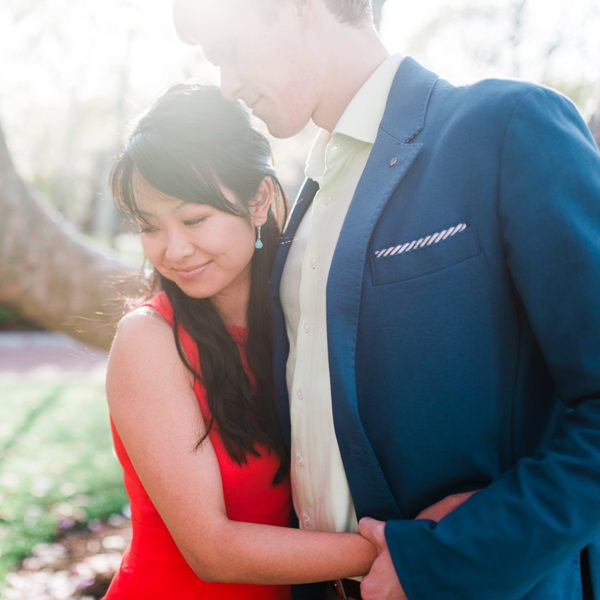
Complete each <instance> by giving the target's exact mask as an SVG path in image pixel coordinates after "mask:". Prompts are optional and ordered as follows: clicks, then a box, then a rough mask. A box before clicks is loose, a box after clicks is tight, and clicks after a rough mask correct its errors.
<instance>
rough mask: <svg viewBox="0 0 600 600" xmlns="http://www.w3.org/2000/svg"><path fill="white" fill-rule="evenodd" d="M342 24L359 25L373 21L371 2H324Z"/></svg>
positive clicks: (347, 0)
mask: <svg viewBox="0 0 600 600" xmlns="http://www.w3.org/2000/svg"><path fill="white" fill-rule="evenodd" d="M323 1H324V2H325V6H327V8H328V9H329V11H330V12H331V13H332V14H333V15H334V16H335V17H337V19H338V20H339V21H340V23H349V24H351V25H358V24H360V23H363V22H364V21H367V20H369V21H372V20H373V9H372V7H371V0H323Z"/></svg>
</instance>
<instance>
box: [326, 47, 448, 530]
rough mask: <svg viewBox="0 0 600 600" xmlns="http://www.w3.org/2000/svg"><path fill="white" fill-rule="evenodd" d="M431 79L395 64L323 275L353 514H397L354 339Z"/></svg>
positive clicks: (407, 64)
mask: <svg viewBox="0 0 600 600" xmlns="http://www.w3.org/2000/svg"><path fill="white" fill-rule="evenodd" d="M436 80H437V77H436V76H435V75H434V74H433V73H430V72H429V71H426V70H425V69H423V68H422V67H420V66H419V65H418V64H417V63H416V62H415V61H412V59H405V60H404V61H403V62H402V63H401V65H400V68H399V69H398V73H397V74H396V77H395V79H394V84H393V85H392V90H391V91H390V96H389V98H388V104H387V107H386V112H385V114H384V117H383V119H382V121H381V125H380V128H379V133H378V135H377V139H376V141H375V144H374V146H373V149H372V151H371V155H370V156H369V160H368V162H367V165H366V166H365V170H364V172H363V175H362V177H361V179H360V181H359V183H358V186H357V188H356V192H355V194H354V197H353V199H352V203H351V204H350V208H349V210H348V213H347V215H346V219H345V221H344V225H343V227H342V232H341V234H340V237H339V240H338V244H337V246H336V250H335V253H334V257H333V261H332V264H331V269H330V271H329V279H328V282H327V339H328V347H329V368H330V373H331V388H332V398H333V414H334V422H335V428H336V434H337V438H338V443H339V445H340V451H341V453H342V458H343V460H344V465H345V467H346V474H347V476H348V482H349V484H350V488H351V492H352V497H353V499H354V503H355V506H356V509H357V514H358V517H359V518H360V517H362V516H365V515H369V514H370V515H377V517H378V518H380V519H388V518H391V517H392V516H394V515H396V516H397V515H398V506H397V503H396V501H395V499H394V497H393V495H392V493H391V491H390V489H389V486H388V485H387V482H386V480H385V475H384V474H383V472H382V470H381V467H380V465H379V462H378V460H377V457H376V456H375V454H374V452H373V449H372V446H371V444H370V443H369V440H368V438H367V435H366V433H365V431H364V429H363V426H362V423H361V421H360V417H359V407H358V398H357V390H356V375H355V373H356V345H357V342H358V315H359V312H360V299H361V293H362V286H363V277H364V272H365V264H366V259H367V251H368V248H369V242H370V240H371V237H372V234H373V230H374V228H375V226H376V224H377V221H378V219H379V217H380V215H381V213H382V211H383V209H384V208H385V206H386V205H387V203H388V201H389V199H390V197H391V195H392V193H393V192H394V190H395V189H396V188H397V187H398V185H400V183H401V181H402V178H403V177H404V176H405V174H406V173H407V172H408V170H409V168H410V166H411V164H412V163H413V161H414V160H415V158H416V156H417V155H418V153H419V151H420V150H421V144H419V143H416V142H415V141H414V140H415V138H416V137H417V136H418V133H419V132H420V131H421V129H422V128H423V126H424V119H425V114H426V107H427V103H428V100H429V97H430V94H431V91H432V89H433V86H434V84H435V81H436ZM362 343H364V341H363V342H362Z"/></svg>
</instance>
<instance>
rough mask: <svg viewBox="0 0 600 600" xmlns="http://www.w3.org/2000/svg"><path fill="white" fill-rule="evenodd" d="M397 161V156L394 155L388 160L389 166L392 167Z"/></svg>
mask: <svg viewBox="0 0 600 600" xmlns="http://www.w3.org/2000/svg"><path fill="white" fill-rule="evenodd" d="M397 162H398V157H397V156H394V158H392V160H390V167H393V166H394V165H395V164H396V163H397Z"/></svg>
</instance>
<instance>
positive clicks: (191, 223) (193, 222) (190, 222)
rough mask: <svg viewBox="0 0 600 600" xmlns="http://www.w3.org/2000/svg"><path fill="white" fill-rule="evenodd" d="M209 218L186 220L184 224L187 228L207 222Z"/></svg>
mask: <svg viewBox="0 0 600 600" xmlns="http://www.w3.org/2000/svg"><path fill="white" fill-rule="evenodd" d="M207 218H208V217H197V218H195V219H186V220H185V221H184V222H183V224H184V225H187V226H193V225H199V224H200V223H203V222H204V221H206V219H207Z"/></svg>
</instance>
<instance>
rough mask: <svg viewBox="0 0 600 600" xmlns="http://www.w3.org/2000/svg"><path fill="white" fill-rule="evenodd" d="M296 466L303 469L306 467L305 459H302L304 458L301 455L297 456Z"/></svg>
mask: <svg viewBox="0 0 600 600" xmlns="http://www.w3.org/2000/svg"><path fill="white" fill-rule="evenodd" d="M296 464H297V465H298V466H299V467H303V466H304V458H302V456H301V455H300V454H296Z"/></svg>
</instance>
